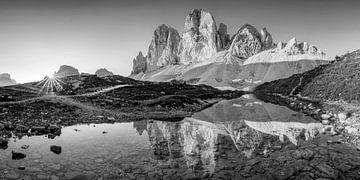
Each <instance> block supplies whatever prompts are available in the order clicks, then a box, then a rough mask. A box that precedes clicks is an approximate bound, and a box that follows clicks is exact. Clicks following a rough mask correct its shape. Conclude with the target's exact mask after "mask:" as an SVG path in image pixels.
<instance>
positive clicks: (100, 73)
mask: <svg viewBox="0 0 360 180" xmlns="http://www.w3.org/2000/svg"><path fill="white" fill-rule="evenodd" d="M95 75H96V76H97V77H106V76H112V75H114V74H113V73H112V72H110V71H109V70H107V69H106V68H100V69H98V70H97V71H96V72H95Z"/></svg>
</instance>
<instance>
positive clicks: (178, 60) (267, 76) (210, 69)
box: [130, 9, 331, 89]
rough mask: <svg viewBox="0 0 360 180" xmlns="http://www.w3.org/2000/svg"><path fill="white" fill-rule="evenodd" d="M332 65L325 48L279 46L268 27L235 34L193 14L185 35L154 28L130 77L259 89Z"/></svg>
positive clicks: (294, 42)
mask: <svg viewBox="0 0 360 180" xmlns="http://www.w3.org/2000/svg"><path fill="white" fill-rule="evenodd" d="M329 60H331V59H330V58H329V57H327V56H326V55H325V53H323V52H322V51H321V50H320V49H318V48H317V47H315V46H314V45H311V44H309V43H306V42H301V43H299V42H298V41H297V40H296V39H295V38H293V39H291V40H289V42H287V43H282V42H279V43H277V44H275V43H274V41H273V39H272V36H271V34H270V33H269V32H268V31H267V29H266V28H263V29H261V30H260V31H258V30H257V29H256V28H255V27H253V26H251V25H250V24H245V25H243V26H242V27H241V28H240V29H239V30H238V31H237V32H236V33H235V34H234V35H232V36H231V38H230V35H229V34H228V33H227V26H226V25H225V24H223V23H220V25H219V27H217V25H216V22H215V19H214V17H213V16H212V15H211V13H210V12H207V11H205V10H202V9H194V10H192V11H191V12H190V13H189V14H188V15H187V17H186V20H185V27H184V30H183V33H182V34H181V35H180V34H179V33H178V31H177V30H175V29H174V28H172V27H170V26H167V25H164V24H163V25H160V26H159V27H158V28H156V29H155V31H154V34H153V38H152V41H151V43H150V45H149V49H148V52H147V54H146V55H145V56H144V55H143V53H142V52H140V53H139V54H138V55H137V57H136V58H135V59H134V60H133V70H132V74H131V75H130V77H131V78H134V79H138V80H149V81H170V80H172V79H177V80H183V81H187V82H188V83H192V84H207V85H211V86H214V87H219V88H223V89H224V88H236V89H244V88H245V89H250V88H252V87H254V86H255V85H258V84H260V83H263V82H268V81H272V80H276V79H280V78H286V77H289V76H291V75H293V74H296V73H302V72H305V71H307V70H310V69H313V68H315V67H317V66H318V65H321V64H326V63H328V61H329Z"/></svg>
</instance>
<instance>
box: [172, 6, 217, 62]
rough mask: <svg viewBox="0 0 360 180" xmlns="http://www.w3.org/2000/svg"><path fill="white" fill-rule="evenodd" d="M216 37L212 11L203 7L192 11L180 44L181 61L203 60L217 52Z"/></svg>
mask: <svg viewBox="0 0 360 180" xmlns="http://www.w3.org/2000/svg"><path fill="white" fill-rule="evenodd" d="M216 37H217V28H216V23H215V19H214V17H213V16H212V15H211V13H210V12H208V11H205V10H202V9H193V10H192V11H190V13H189V14H188V15H187V17H186V19H185V27H184V32H183V34H182V37H181V41H180V45H179V59H180V63H182V64H191V63H194V62H201V61H204V60H206V59H208V58H209V57H211V56H212V55H214V54H215V53H217V49H218V48H217V41H216Z"/></svg>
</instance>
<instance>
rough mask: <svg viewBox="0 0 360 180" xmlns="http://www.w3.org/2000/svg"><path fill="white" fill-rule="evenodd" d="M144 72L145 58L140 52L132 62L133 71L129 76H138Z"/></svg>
mask: <svg viewBox="0 0 360 180" xmlns="http://www.w3.org/2000/svg"><path fill="white" fill-rule="evenodd" d="M145 71H146V57H144V55H143V54H142V52H141V51H140V52H139V54H138V55H137V56H136V58H135V59H134V60H133V70H132V71H131V74H139V73H142V72H145Z"/></svg>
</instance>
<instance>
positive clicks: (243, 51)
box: [229, 24, 274, 59]
mask: <svg viewBox="0 0 360 180" xmlns="http://www.w3.org/2000/svg"><path fill="white" fill-rule="evenodd" d="M231 39H232V43H231V46H230V48H229V53H230V55H231V56H235V57H239V58H241V59H246V58H248V57H250V56H253V55H255V54H257V53H259V52H261V51H263V50H266V49H269V48H272V47H273V46H274V44H273V41H272V37H271V35H270V33H268V32H267V30H266V29H265V28H263V29H262V30H261V32H259V31H258V30H257V29H256V28H255V27H254V26H252V25H250V24H244V25H243V26H242V27H241V28H240V29H239V30H238V31H237V33H236V34H235V35H234V36H233V37H232V38H231Z"/></svg>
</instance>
